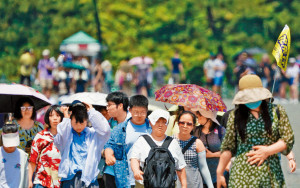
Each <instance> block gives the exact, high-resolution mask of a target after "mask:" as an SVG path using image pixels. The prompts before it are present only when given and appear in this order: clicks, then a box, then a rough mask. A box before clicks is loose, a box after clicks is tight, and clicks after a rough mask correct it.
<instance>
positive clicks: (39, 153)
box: [28, 105, 63, 188]
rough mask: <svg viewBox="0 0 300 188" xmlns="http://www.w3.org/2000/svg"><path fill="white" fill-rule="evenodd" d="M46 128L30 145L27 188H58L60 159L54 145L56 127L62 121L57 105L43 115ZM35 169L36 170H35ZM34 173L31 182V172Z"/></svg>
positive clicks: (61, 114)
mask: <svg viewBox="0 0 300 188" xmlns="http://www.w3.org/2000/svg"><path fill="white" fill-rule="evenodd" d="M44 119H45V123H46V124H47V125H48V127H47V128H46V129H45V130H43V131H41V132H39V133H38V134H37V135H36V136H35V138H34V140H33V143H32V148H31V154H30V158H29V165H28V174H29V175H28V177H29V188H32V187H33V184H34V187H35V188H44V187H47V188H59V187H60V179H59V177H58V167H59V163H60V159H61V155H60V152H59V150H58V149H57V148H56V146H55V145H54V136H55V135H56V133H57V129H56V128H57V125H58V124H59V123H60V122H61V121H62V119H63V113H62V112H61V111H60V109H59V106H58V105H53V106H51V107H50V108H49V109H48V110H47V112H46V114H45V118H44ZM35 169H36V170H35ZM34 170H35V172H36V174H35V177H34V181H33V182H32V176H33V172H34Z"/></svg>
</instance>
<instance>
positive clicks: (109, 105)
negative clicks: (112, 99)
mask: <svg viewBox="0 0 300 188" xmlns="http://www.w3.org/2000/svg"><path fill="white" fill-rule="evenodd" d="M114 105H116V106H118V105H117V104H107V105H106V108H109V107H111V106H114Z"/></svg>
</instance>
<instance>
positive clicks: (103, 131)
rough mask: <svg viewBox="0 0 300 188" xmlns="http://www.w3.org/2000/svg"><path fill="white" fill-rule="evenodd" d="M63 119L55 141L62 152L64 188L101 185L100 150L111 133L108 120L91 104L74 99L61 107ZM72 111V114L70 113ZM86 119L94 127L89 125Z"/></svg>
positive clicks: (61, 171)
mask: <svg viewBox="0 0 300 188" xmlns="http://www.w3.org/2000/svg"><path fill="white" fill-rule="evenodd" d="M61 111H62V112H63V114H64V119H63V121H62V122H61V123H60V124H58V126H57V135H56V136H55V138H54V144H55V145H56V147H57V148H58V149H59V151H60V153H61V163H60V165H59V170H58V176H59V177H61V178H62V179H61V187H62V188H69V187H76V188H79V187H84V188H86V187H88V188H94V187H99V186H98V182H97V175H98V174H99V169H98V168H97V167H98V164H99V161H100V159H101V150H102V149H103V146H104V144H105V143H106V141H107V140H108V138H109V136H110V127H109V124H108V122H107V120H106V119H105V118H104V117H103V115H101V114H100V112H97V111H96V110H95V109H94V108H93V107H92V105H90V104H87V103H81V102H80V101H73V103H72V105H71V106H70V109H69V107H65V106H63V107H61ZM70 114H71V115H70ZM87 120H89V122H90V123H91V125H92V127H91V128H89V127H87Z"/></svg>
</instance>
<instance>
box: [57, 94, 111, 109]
mask: <svg viewBox="0 0 300 188" xmlns="http://www.w3.org/2000/svg"><path fill="white" fill-rule="evenodd" d="M106 97H107V94H104V93H99V92H82V93H76V94H73V95H71V96H69V97H64V98H63V99H62V102H61V104H71V103H72V102H73V101H74V100H79V101H81V102H86V103H89V104H91V105H96V106H106V105H107V103H106Z"/></svg>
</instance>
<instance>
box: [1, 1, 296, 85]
mask: <svg viewBox="0 0 300 188" xmlns="http://www.w3.org/2000/svg"><path fill="white" fill-rule="evenodd" d="M97 6H98V7H96V8H97V10H98V13H99V14H98V16H99V18H100V22H101V31H102V38H103V44H104V45H106V46H107V49H108V50H107V51H105V52H104V53H103V54H104V58H105V59H109V60H110V61H111V62H112V63H113V65H114V67H117V66H118V64H119V62H120V61H121V60H122V59H124V58H127V57H130V58H131V57H134V56H140V55H147V56H151V57H153V58H154V59H155V60H156V61H157V60H162V61H164V62H165V63H166V65H167V66H168V67H169V68H170V67H171V65H170V58H171V57H172V55H173V53H174V51H175V50H178V51H180V54H181V57H182V60H183V62H184V65H185V68H186V69H185V70H186V72H188V71H189V70H190V69H192V68H193V67H202V65H203V61H204V60H205V59H206V58H208V55H209V52H210V51H212V52H214V53H217V51H223V53H224V54H225V57H226V62H227V63H228V64H229V66H230V67H233V66H234V63H233V60H232V57H233V56H234V55H235V54H236V53H237V52H239V51H241V50H242V49H244V48H248V47H256V46H257V47H260V48H264V49H266V50H267V52H269V53H271V51H272V49H273V46H274V42H275V40H276V39H277V37H278V35H279V33H280V32H281V30H282V28H283V27H284V25H285V24H288V25H289V26H290V28H291V35H292V45H291V54H292V55H296V53H298V52H299V50H300V41H299V39H300V31H299V29H298V28H300V22H299V21H298V20H297V19H298V18H299V12H300V2H299V1H295V0H251V1H245V0H206V1H197V0H185V1H182V0H172V1H168V0H114V1H111V0H98V1H97ZM0 18H1V22H0V75H2V74H5V75H6V76H8V77H9V78H11V79H15V78H17V77H18V71H19V62H18V59H19V57H20V55H21V53H22V51H23V50H24V49H26V48H33V49H34V53H35V54H36V57H37V59H38V58H40V57H41V52H42V50H43V49H44V48H49V49H50V50H51V52H52V55H54V56H57V55H58V53H59V45H60V43H61V42H62V40H63V39H65V38H66V37H68V36H70V35H72V34H74V33H76V32H78V31H79V30H83V31H85V32H87V33H88V34H90V35H91V36H93V37H95V38H97V28H96V27H97V24H96V22H95V17H94V4H93V0H64V1H55V0H41V1H36V0H27V1H21V0H1V1H0Z"/></svg>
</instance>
